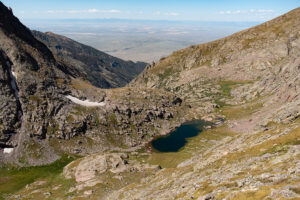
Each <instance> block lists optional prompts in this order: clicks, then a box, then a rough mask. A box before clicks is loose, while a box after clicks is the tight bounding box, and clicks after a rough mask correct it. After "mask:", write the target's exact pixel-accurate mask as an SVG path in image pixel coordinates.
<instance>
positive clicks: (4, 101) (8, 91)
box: [0, 52, 20, 148]
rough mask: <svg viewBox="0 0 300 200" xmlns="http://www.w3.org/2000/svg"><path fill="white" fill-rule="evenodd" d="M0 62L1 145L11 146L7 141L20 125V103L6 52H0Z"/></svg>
mask: <svg viewBox="0 0 300 200" xmlns="http://www.w3.org/2000/svg"><path fill="white" fill-rule="evenodd" d="M0 63H1V67H0V84H1V87H0V98H1V100H0V147H2V148H4V147H6V146H9V144H8V143H7V141H8V140H9V139H10V137H11V136H12V135H13V134H14V133H15V130H16V129H17V127H18V120H19V117H20V116H19V114H18V111H19V109H20V105H19V102H18V99H17V98H16V96H15V91H14V88H13V86H14V85H13V84H14V83H13V81H14V80H12V77H11V67H10V61H9V60H8V57H7V56H6V54H5V53H4V52H0ZM12 83H13V84H12ZM15 89H16V88H15Z"/></svg>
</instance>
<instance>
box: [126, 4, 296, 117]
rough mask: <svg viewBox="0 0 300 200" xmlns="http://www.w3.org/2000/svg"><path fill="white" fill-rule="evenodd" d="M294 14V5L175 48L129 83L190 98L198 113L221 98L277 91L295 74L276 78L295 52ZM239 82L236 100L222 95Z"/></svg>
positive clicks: (205, 111) (230, 100)
mask: <svg viewBox="0 0 300 200" xmlns="http://www.w3.org/2000/svg"><path fill="white" fill-rule="evenodd" d="M299 17H300V14H299V8H298V9H295V10H293V11H291V12H290V13H288V14H286V15H283V16H280V17H278V18H276V19H274V20H271V21H269V22H266V23H264V24H261V25H259V26H256V27H254V28H251V29H248V30H245V31H242V32H239V33H236V34H233V35H231V36H229V37H226V38H223V39H220V40H216V41H213V42H209V43H206V44H201V45H195V46H191V47H188V48H186V49H182V50H179V51H176V52H174V53H173V54H172V55H170V56H168V57H166V58H163V59H161V60H160V61H159V62H158V63H156V64H153V65H149V66H148V67H147V69H146V70H145V71H144V72H143V73H142V74H141V75H140V76H139V77H138V78H137V79H135V80H134V81H133V82H132V83H131V85H132V86H136V87H150V88H163V89H165V90H168V91H171V92H174V93H176V94H178V95H180V96H181V97H184V98H185V99H186V100H187V101H188V102H191V103H194V104H195V105H196V107H198V108H197V111H198V112H200V113H209V112H213V111H214V108H215V107H219V106H222V105H224V104H226V102H227V103H231V104H235V103H238V102H242V101H243V99H244V100H250V99H253V98H255V97H256V96H258V95H267V94H270V93H272V94H274V93H278V90H280V89H282V88H283V87H285V86H287V85H288V84H289V81H291V80H292V79H293V78H292V77H294V78H297V77H296V76H297V74H293V73H291V74H290V75H291V76H292V77H289V79H285V81H287V83H284V80H282V79H283V77H282V76H283V73H288V72H286V70H291V69H290V68H289V67H286V66H287V63H291V64H292V62H296V61H295V59H296V58H297V56H298V50H299V49H298V48H299V47H298V38H299V27H300V26H299V25H300V22H299ZM280 76H281V77H280ZM285 78H286V77H285ZM274 79H276V80H274ZM291 84H292V85H294V86H295V87H296V86H297V84H295V83H293V82H292V81H291ZM240 85H244V87H242V88H244V90H245V92H244V93H241V92H234V94H236V95H240V98H239V101H238V102H233V100H232V99H228V98H227V99H225V98H224V95H222V94H223V93H224V90H226V87H227V86H230V87H235V86H240ZM246 88H247V89H246ZM291 88H292V87H291ZM240 89H241V88H240ZM240 89H237V90H240ZM285 92H288V91H287V90H286V91H285ZM224 94H225V97H226V96H227V97H228V96H230V94H229V93H228V92H226V91H225V93H224ZM282 100H284V99H282ZM216 104H218V105H216Z"/></svg>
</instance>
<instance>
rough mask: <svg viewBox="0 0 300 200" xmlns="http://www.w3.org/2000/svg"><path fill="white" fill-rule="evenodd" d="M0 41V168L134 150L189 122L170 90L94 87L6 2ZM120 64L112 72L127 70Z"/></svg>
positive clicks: (0, 6)
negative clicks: (110, 151) (20, 18)
mask: <svg viewBox="0 0 300 200" xmlns="http://www.w3.org/2000/svg"><path fill="white" fill-rule="evenodd" d="M0 43H1V46H0V63H1V67H0V72H1V75H0V80H1V88H0V95H1V96H0V99H1V101H0V108H1V111H0V166H3V165H4V164H7V163H12V164H18V165H21V166H22V165H41V164H45V163H51V162H53V161H55V160H56V159H58V158H60V157H61V156H62V155H65V154H72V155H73V154H77V155H85V154H87V153H90V152H102V151H105V150H114V149H122V148H124V149H126V148H131V147H136V146H139V145H141V144H143V143H144V142H148V141H149V140H151V138H152V137H154V136H157V135H160V134H163V133H166V132H167V131H168V130H169V129H171V128H173V127H174V126H177V125H178V124H179V123H181V121H182V120H184V118H183V117H182V118H181V117H180V115H179V112H178V110H179V109H182V110H185V109H186V108H187V107H186V106H185V104H184V102H183V101H182V100H181V99H180V98H178V97H176V96H175V95H173V94H171V93H168V92H164V91H160V90H153V89H141V90H136V89H134V90H132V89H131V88H121V89H110V90H104V89H99V88H96V87H95V86H93V85H91V84H90V83H89V82H88V81H87V80H85V77H86V76H85V74H84V73H83V74H82V73H81V71H80V70H81V69H78V68H76V67H74V66H73V65H70V64H68V63H65V61H64V62H58V61H57V60H56V58H55V56H53V55H52V53H51V51H50V50H49V49H48V48H47V47H46V46H45V45H44V44H43V43H42V42H40V41H38V40H37V39H35V38H34V37H33V35H32V32H31V31H30V30H29V29H27V28H26V27H25V26H24V25H22V24H21V23H20V22H19V20H18V19H17V18H16V17H14V16H13V14H12V12H11V11H10V10H8V9H7V8H6V7H5V6H4V5H3V4H2V3H0ZM73 48H75V47H73ZM86 48H87V47H86ZM78 49H79V48H78ZM90 49H91V48H90ZM79 51H80V50H79ZM91 51H94V50H92V49H91ZM95 52H96V54H98V53H99V52H97V51H95ZM78 56H79V55H78ZM103 56H104V57H108V58H109V59H108V60H106V61H103V62H107V61H109V62H110V61H111V62H112V60H111V59H113V58H112V57H109V56H106V55H103ZM102 58H103V57H102ZM119 61H120V60H119ZM119 63H123V61H120V62H119ZM118 66H119V64H116V68H115V69H114V70H117V69H124V70H125V68H123V67H125V65H124V66H121V67H120V68H119V67H118ZM118 73H121V72H118ZM116 79H117V78H116ZM127 80H128V79H127ZM181 115H182V116H184V113H182V114H181ZM74 144H77V145H74Z"/></svg>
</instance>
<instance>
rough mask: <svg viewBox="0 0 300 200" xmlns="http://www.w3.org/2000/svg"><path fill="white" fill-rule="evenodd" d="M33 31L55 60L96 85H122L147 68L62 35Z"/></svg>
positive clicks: (114, 86)
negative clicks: (70, 67)
mask: <svg viewBox="0 0 300 200" xmlns="http://www.w3.org/2000/svg"><path fill="white" fill-rule="evenodd" d="M32 33H33V35H34V36H35V37H36V38H37V39H38V40H40V41H41V42H43V43H44V44H45V45H47V47H48V48H49V49H50V50H51V51H52V52H53V54H54V55H55V57H56V58H57V59H58V60H60V61H61V62H64V63H66V64H69V65H71V66H72V67H73V68H74V69H76V70H78V71H80V72H81V73H83V74H85V76H86V77H87V79H88V80H89V81H90V82H91V83H92V84H93V85H95V86H96V87H100V88H116V87H122V86H125V85H126V84H127V83H129V82H130V81H131V80H132V79H133V78H135V77H136V76H137V75H138V74H140V73H141V72H142V71H143V69H144V68H145V67H146V63H143V62H137V63H134V62H132V61H124V60H121V59H119V58H116V57H113V56H110V55H108V54H106V53H104V52H101V51H98V50H97V49H94V48H92V47H89V46H86V45H83V44H80V43H78V42H76V41H74V40H71V39H69V38H67V37H64V36H61V35H57V34H54V33H50V32H47V33H42V32H39V31H32Z"/></svg>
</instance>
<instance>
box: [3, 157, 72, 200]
mask: <svg viewBox="0 0 300 200" xmlns="http://www.w3.org/2000/svg"><path fill="white" fill-rule="evenodd" d="M73 160H74V158H70V157H68V156H66V155H65V156H62V158H61V159H59V160H57V161H55V162H54V163H52V164H49V165H44V166H36V167H23V168H20V169H17V168H1V169H0V199H1V198H2V199H4V198H5V197H6V196H7V195H9V194H13V193H15V192H17V191H19V190H20V189H22V188H24V187H25V186H26V185H27V184H31V183H33V182H35V181H37V180H43V179H48V180H54V179H56V178H58V176H59V174H60V173H62V171H63V167H64V166H66V165H67V164H68V163H70V162H71V161H73Z"/></svg>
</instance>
